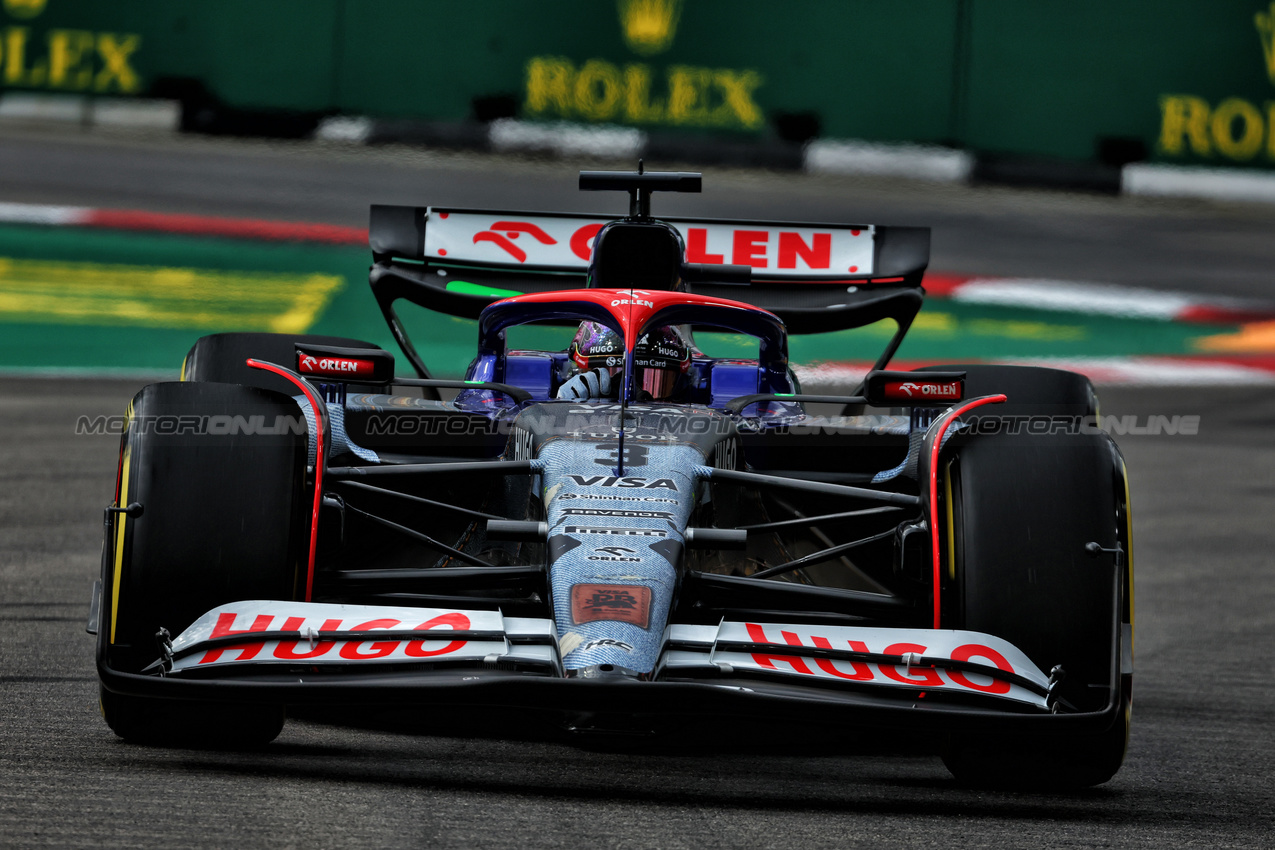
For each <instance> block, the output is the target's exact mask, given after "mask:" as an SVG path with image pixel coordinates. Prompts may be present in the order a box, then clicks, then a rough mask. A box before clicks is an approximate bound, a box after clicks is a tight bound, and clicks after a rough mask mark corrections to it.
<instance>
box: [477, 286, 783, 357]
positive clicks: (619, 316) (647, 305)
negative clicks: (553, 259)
mask: <svg viewBox="0 0 1275 850" xmlns="http://www.w3.org/2000/svg"><path fill="white" fill-rule="evenodd" d="M572 301H588V302H592V303H594V304H597V305H599V306H601V307H605V308H606V309H607V311H608V312H609V313H610V314H611V315H612V316H614V317H615V321H616V324H618V325H619V326H620V329H621V330H622V331H623V332H624V341H625V345H626V346H627V347H628V349H629V350H632V349H633V346H634V345H635V344H636V343H637V338H636V335H635V334H633V333H630V331H633V330H636V329H638V328H641V327H642V326H644V325H645V324H646V320H647V319H648V318H650V317H651V316H652V315H653V314H654V313H656V312H658V311H659V310H662V309H664V308H665V307H669V306H672V305H676V304H705V305H709V306H713V307H734V308H736V309H739V310H746V311H748V312H749V313H761V314H763V315H766V316H770V317H772V318H774V319H775V321H779V319H778V317H776V316H775V314H774V313H771V312H770V311H769V310H763V309H761V308H760V307H754V306H753V305H751V304H744V303H741V302H739V301H731V300H729V299H726V298H712V297H710V296H708V295H692V294H691V293H689V292H674V291H669V290H662V289H563V290H559V291H557V292H536V293H532V294H530V295H518V296H515V297H513V298H506V299H504V300H503V301H497V302H495V304H544V303H550V304H555V303H562V304H567V303H570V302H572ZM495 304H493V305H492V306H495Z"/></svg>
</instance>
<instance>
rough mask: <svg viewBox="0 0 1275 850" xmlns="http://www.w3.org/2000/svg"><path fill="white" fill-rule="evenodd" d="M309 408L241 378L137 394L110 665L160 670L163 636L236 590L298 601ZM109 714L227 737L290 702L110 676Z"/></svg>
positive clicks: (163, 732)
mask: <svg viewBox="0 0 1275 850" xmlns="http://www.w3.org/2000/svg"><path fill="white" fill-rule="evenodd" d="M304 423H305V420H304V418H302V415H301V410H300V408H299V407H298V406H297V404H296V402H294V401H293V400H292V399H291V398H288V397H287V396H284V395H281V394H279V393H275V392H272V391H270V390H264V389H259V388H255V387H247V386H241V385H233V384H218V383H193V382H186V383H167V384H152V385H150V386H148V387H145V388H143V389H142V391H141V392H140V393H138V394H137V396H135V397H134V399H133V402H132V404H131V406H130V414H129V417H128V424H127V426H126V429H125V433H124V436H123V443H122V447H121V463H120V485H119V492H117V493H116V502H117V504H121V505H127V504H130V503H137V504H140V505H141V506H142V511H141V513H140V514H139V515H136V516H127V515H123V514H121V515H118V516H117V518H116V521H115V522H116V524H115V527H114V534H113V535H112V538H111V540H110V541H109V546H110V549H109V553H110V557H109V559H108V562H107V569H106V575H104V576H103V579H104V581H103V584H104V587H107V588H109V600H110V604H109V605H107V606H105V607H104V610H103V613H104V620H105V622H104V623H103V626H104V628H103V629H102V630H101V634H100V637H99V640H101V641H103V654H104V658H105V661H106V664H107V666H108V667H109V668H110V669H112V670H116V671H120V672H125V673H142V672H149V671H148V669H147V668H148V667H150V665H151V664H152V663H153V662H155V661H156V660H157V659H158V657H159V654H160V652H159V648H158V643H157V638H156V635H157V633H158V632H159V631H160V629H166V630H167V631H168V633H169V635H170V636H171V637H174V638H175V637H177V636H178V635H179V634H181V633H182V632H183V631H184V630H185V629H186V628H187V627H189V626H190V624H191V623H193V622H194V621H195V620H196V619H197V618H198V617H200V616H201V615H203V614H204V613H206V612H208V611H209V610H211V609H213V608H215V607H217V606H218V605H223V604H226V603H228V602H236V601H241V600H247V599H279V600H291V599H295V598H297V596H298V588H299V587H301V586H302V585H301V582H303V581H304V576H303V575H302V570H303V569H304V566H305V563H304V553H305V552H306V551H308V540H309V533H310V529H309V524H308V523H307V522H306V521H305V510H304V504H303V502H304V496H303V492H304V481H305V474H306V473H305V440H306V436H305V433H304V427H305V426H304ZM101 697H102V698H101V707H102V715H103V717H104V718H105V719H106V722H107V724H108V725H109V726H110V727H111V729H112V730H113V731H114V732H115V733H116V734H117V735H119V736H120V737H122V738H125V739H127V740H131V741H143V742H148V743H174V744H176V743H182V744H192V745H196V746H225V745H234V744H258V743H265V742H267V741H269V740H270V739H272V738H274V737H275V736H276V735H278V734H279V730H280V728H281V727H282V722H283V721H282V717H283V713H282V707H281V706H251V705H249V706H244V705H232V704H225V705H220V704H204V703H195V702H190V701H178V700H167V699H156V698H149V697H136V696H127V695H124V694H118V693H114V692H112V691H110V690H108V689H106V688H105V687H104V688H103V689H102V695H101Z"/></svg>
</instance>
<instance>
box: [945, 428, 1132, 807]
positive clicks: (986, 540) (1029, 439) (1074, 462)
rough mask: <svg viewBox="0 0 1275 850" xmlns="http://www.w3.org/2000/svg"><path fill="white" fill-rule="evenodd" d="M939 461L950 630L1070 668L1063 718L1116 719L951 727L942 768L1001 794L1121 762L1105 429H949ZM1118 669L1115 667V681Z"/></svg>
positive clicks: (1120, 571)
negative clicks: (1070, 725) (1091, 724)
mask: <svg viewBox="0 0 1275 850" xmlns="http://www.w3.org/2000/svg"><path fill="white" fill-rule="evenodd" d="M954 443H956V452H955V453H954V457H953V460H952V462H951V463H950V464H948V465H947V467H946V474H945V478H946V485H945V490H946V492H945V496H944V498H947V499H950V503H949V504H950V510H949V511H948V516H949V517H950V522H949V526H948V528H947V529H946V536H947V541H946V542H947V548H948V552H949V553H950V554H949V557H950V558H951V563H950V564H949V570H948V579H947V583H948V585H949V586H948V591H947V594H946V597H947V598H948V599H949V601H950V605H948V606H945V610H944V615H945V621H946V622H950V623H952V624H953V627H954V628H959V629H969V630H971V631H977V632H984V633H987V634H992V635H996V636H997V637H1001V638H1004V639H1005V640H1008V641H1009V642H1010V643H1012V644H1014V645H1015V646H1016V647H1018V648H1019V649H1021V650H1022V651H1023V652H1025V653H1026V654H1027V656H1028V657H1029V658H1031V660H1032V661H1033V663H1035V664H1036V666H1037V667H1039V668H1040V669H1041V670H1042V671H1044V672H1047V673H1048V672H1050V671H1051V669H1052V668H1053V667H1054V666H1055V665H1060V666H1061V667H1062V668H1063V670H1064V671H1065V672H1066V676H1065V678H1064V679H1063V682H1062V684H1061V686H1060V687H1059V689H1058V691H1057V693H1058V696H1059V697H1060V713H1071V712H1099V711H1102V710H1103V709H1105V708H1107V707H1108V706H1109V705H1110V704H1111V703H1112V702H1113V701H1114V703H1115V704H1116V706H1117V708H1118V713H1117V715H1116V717H1115V718H1114V720H1113V722H1112V724H1111V725H1110V726H1109V727H1108V728H1107V729H1104V730H1101V731H1098V732H1092V731H1090V732H1083V733H1081V732H1065V733H1058V734H1044V733H1042V734H1033V735H1006V734H1001V733H996V734H991V733H985V734H977V735H954V736H952V738H951V739H950V740H949V742H948V745H947V748H946V751H945V753H944V757H943V760H944V763H945V764H946V765H947V767H948V769H949V770H950V771H951V772H952V774H953V775H954V776H955V777H956V778H957V779H958V780H960V781H961V782H963V783H967V784H971V785H979V786H992V787H1003V788H1011V789H1015V788H1018V789H1021V788H1033V789H1059V788H1083V787H1088V786H1091V785H1098V784H1101V783H1103V782H1106V781H1107V780H1108V779H1110V778H1111V777H1112V776H1114V775H1115V773H1116V772H1117V771H1118V770H1119V769H1120V766H1121V764H1122V762H1123V760H1124V754H1125V748H1126V745H1127V742H1128V735H1129V717H1130V708H1131V693H1130V691H1131V679H1132V671H1131V670H1124V669H1122V660H1121V657H1120V655H1119V654H1118V653H1119V651H1120V649H1121V644H1122V642H1123V641H1124V640H1126V639H1131V637H1132V610H1131V598H1130V592H1129V591H1130V589H1131V584H1130V579H1129V575H1130V573H1129V572H1128V570H1129V569H1130V568H1129V567H1128V566H1125V565H1120V566H1118V565H1117V558H1116V557H1115V556H1113V555H1110V554H1105V553H1104V554H1100V555H1098V557H1094V556H1093V555H1091V554H1090V553H1089V552H1087V551H1086V548H1085V547H1086V544H1089V543H1093V542H1096V543H1098V544H1099V545H1100V546H1101V547H1103V548H1105V549H1115V548H1117V547H1119V548H1121V549H1122V550H1123V552H1124V553H1125V555H1124V556H1122V560H1127V556H1128V553H1129V541H1128V521H1127V517H1128V505H1127V503H1126V498H1127V497H1126V490H1125V487H1124V467H1123V461H1122V460H1121V459H1120V456H1119V453H1118V452H1117V450H1116V448H1115V445H1114V443H1112V442H1111V440H1110V438H1108V437H1107V436H1106V435H1105V434H1072V435H1062V434H1059V435H1055V436H1033V435H1028V434H997V435H986V434H985V435H980V436H973V437H968V438H967V437H958V438H957V440H955V441H954ZM1113 674H1114V675H1113Z"/></svg>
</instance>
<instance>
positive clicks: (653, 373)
mask: <svg viewBox="0 0 1275 850" xmlns="http://www.w3.org/2000/svg"><path fill="white" fill-rule="evenodd" d="M635 371H636V373H637V374H636V375H635V377H636V378H637V380H636V381H635V382H634V383H636V384H638V385H639V386H641V388H642V390H643V391H644V392H646V393H647V394H648V395H650V397H651V398H655V399H665V398H669V397H670V396H672V395H673V390H674V388H675V387H676V386H677V379H678V377H680V376H681V374H682V370H681V369H677V368H667V367H665V368H658V367H654V366H646V367H639V368H637V369H636V370H635Z"/></svg>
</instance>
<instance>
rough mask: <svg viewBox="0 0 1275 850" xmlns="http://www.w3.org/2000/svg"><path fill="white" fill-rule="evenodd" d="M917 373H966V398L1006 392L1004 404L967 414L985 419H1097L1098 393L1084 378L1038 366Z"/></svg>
mask: <svg viewBox="0 0 1275 850" xmlns="http://www.w3.org/2000/svg"><path fill="white" fill-rule="evenodd" d="M917 371H918V372H964V373H965V397H966V398H975V397H977V396H984V395H997V394H1000V393H1004V394H1005V395H1006V400H1005V403H1004V404H997V405H988V406H984V407H982V408H978V409H975V410H972V411H970V412H969V413H968V414H965V416H964V418H965V419H977V418H979V417H983V416H1096V415H1097V413H1098V394H1097V393H1096V392H1095V391H1094V388H1093V384H1092V383H1091V382H1090V380H1089V379H1088V378H1086V377H1085V376H1084V375H1080V374H1077V373H1076V372H1066V371H1064V370H1062V369H1045V368H1041V367H1039V366H989V365H986V364H983V363H969V364H961V363H958V364H954V365H950V366H926V367H924V368H921V369H918V370H917Z"/></svg>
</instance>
